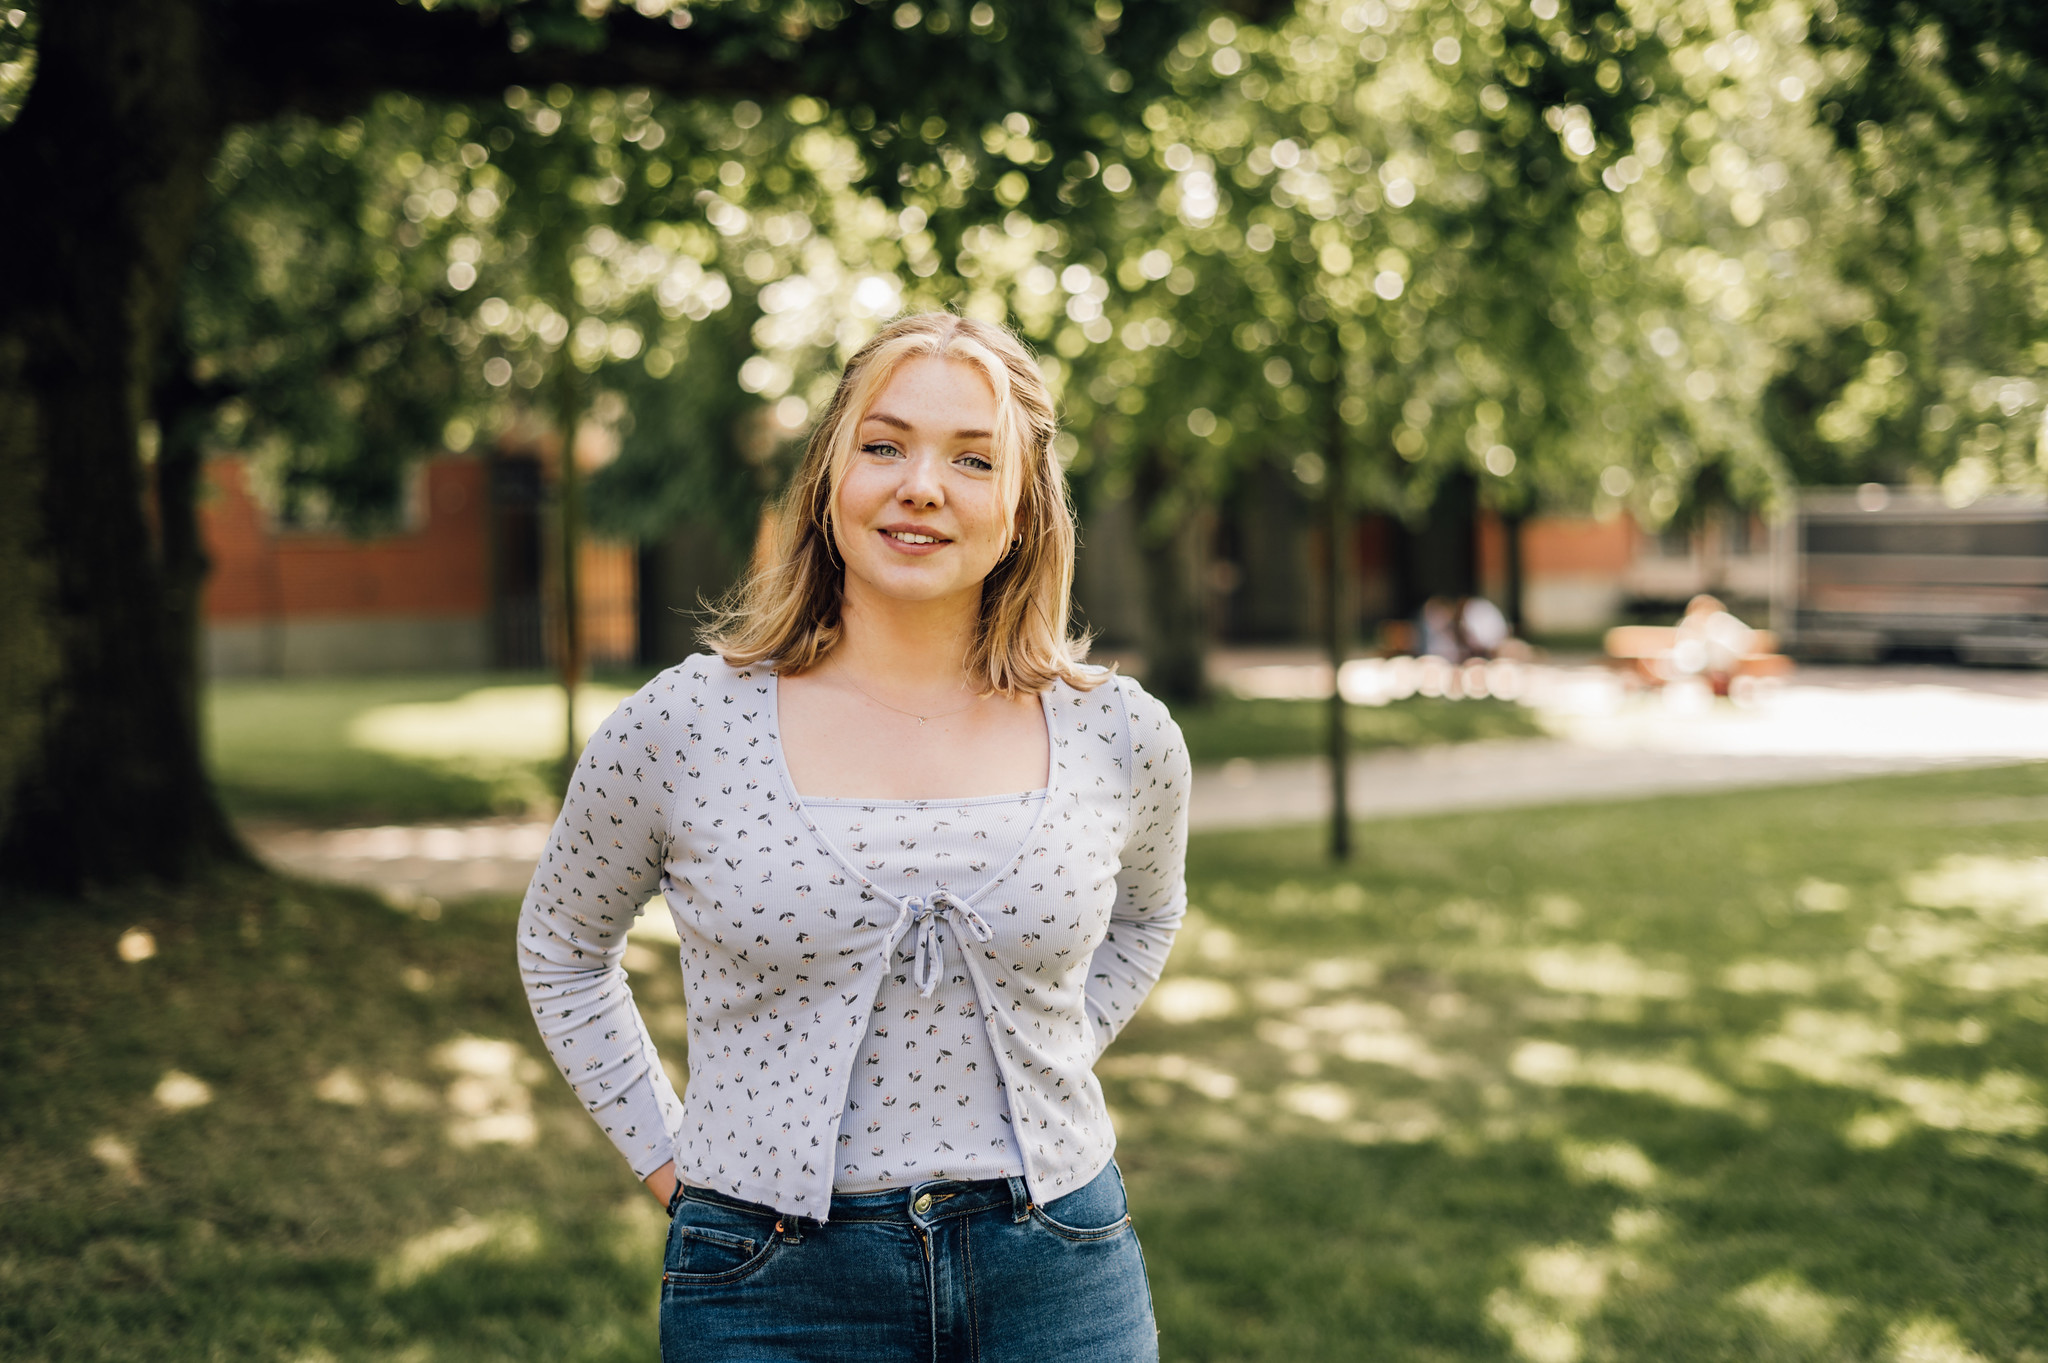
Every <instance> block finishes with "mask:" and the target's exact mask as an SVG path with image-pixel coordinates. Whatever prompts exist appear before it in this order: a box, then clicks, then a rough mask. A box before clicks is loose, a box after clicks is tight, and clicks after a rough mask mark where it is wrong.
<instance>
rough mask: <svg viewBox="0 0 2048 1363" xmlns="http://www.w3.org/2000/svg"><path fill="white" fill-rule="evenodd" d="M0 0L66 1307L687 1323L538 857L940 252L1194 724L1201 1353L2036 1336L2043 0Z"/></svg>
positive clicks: (1917, 1353)
mask: <svg viewBox="0 0 2048 1363" xmlns="http://www.w3.org/2000/svg"><path fill="white" fill-rule="evenodd" d="M0 6H5V7H0V479H4V480H5V482H4V484H0V486H4V488H5V492H4V495H0V574H4V577H5V580H6V582H7V584H8V585H7V588H6V590H5V592H4V593H0V882H4V883H5V885H6V886H7V887H8V888H7V889H6V890H5V891H4V895H5V898H4V900H0V913H4V915H5V919H6V924H7V927H8V929H9V947H10V949H9V950H8V951H7V952H6V953H5V955H4V959H0V1057H4V1062H0V1094H4V1099H0V1149H4V1158H0V1224H4V1226H5V1232H4V1235H0V1287H4V1290H0V1352H4V1353H5V1354H6V1356H8V1357H10V1358H22V1359H36V1360H44V1359H47V1360H59V1359H62V1360H72V1359H118V1360H123V1363H128V1361H129V1360H143V1359H243V1358H248V1359H266V1360H268V1359H276V1360H282V1361H284V1363H340V1360H359V1359H360V1360H372V1359H375V1360H406V1363H427V1361H428V1360H443V1359H445V1360H458V1359H464V1360H467V1359H476V1360H481V1359H500V1358H534V1359H550V1360H557V1359H564V1360H565V1359H577V1360H584V1359H588V1360H610V1359H629V1358H631V1359H644V1358H648V1357H651V1356H652V1355H653V1353H654V1350H655V1343H654V1323H655V1301H656V1287H657V1281H658V1268H657V1264H658V1255H659V1252H660V1245H661V1240H662V1235H663V1229H664V1227H663V1222H662V1218H661V1215H660V1212H659V1208H658V1207H657V1206H656V1205H655V1204H654V1203H653V1201H652V1200H651V1199H650V1198H648V1197H647V1195H646V1194H645V1192H644V1191H642V1190H641V1189H639V1187H638V1186H637V1185H636V1184H635V1183H634V1182H633V1180H632V1179H631V1176H630V1174H629V1173H628V1172H627V1170H626V1169H625V1168H624V1166H623V1165H622V1164H621V1163H620V1162H619V1161H618V1160H617V1159H616V1158H615V1157H614V1156H613V1155H612V1154H611V1152H610V1151H609V1149H608V1147H607V1146H606V1145H605V1143H604V1141H603V1140H602V1138H601V1136H600V1134H599V1133H598V1131H597V1130H596V1129H595V1128H594V1126H593V1125H592V1124H591V1122H590V1121H589V1119H588V1118H587V1116H586V1115H584V1114H583V1113H582V1112H581V1111H580V1110H579V1108H578V1106H577V1104H576V1103H575V1101H574V1099H573V1097H572V1096H571V1095H570V1093H569V1092H568V1090H567V1087H566V1086H565V1085H563V1084H561V1083H560V1082H559V1081H558V1079H557V1078H556V1077H555V1076H554V1075H553V1074H552V1073H551V1072H550V1067H549V1066H548V1065H547V1063H546V1057H545V1054H544V1052H543V1051H542V1050H541V1048H540V1046H539V1045H538V1041H537V1038H536V1037H535V1036H534V1034H533V1032H532V1028H531V1025H530V1022H529V1021H528V1019H527V1017H526V1009H525V1004H524V1001H523V999H522V998H521V997H520V995H519V992H518V986H517V980H516V977H515V974H514V971H513V965H512V951H511V941H510V930H511V923H512V918H513V915H514V913H515V912H516V907H517V899H518V895H519V893H520V892H521V890H522V889H523V887H524V885H525V882H526V879H527V876H528V875H529V874H530V871H531V868H532V865H533V861H534V859H535V857H536V856H537V855H538V852H539V850H540V846H541V843H542V840H543V839H544V837H545V834H546V830H547V827H548V824H549V822H550V820H551V819H552V817H553V813H554V809H555V808H556V806H557V805H558V802H559V794H558V791H559V782H560V779H561V775H560V773H561V771H562V763H563V760H564V756H565V753H567V752H569V751H571V750H573V749H574V748H575V747H577V746H578V745H579V744H580V742H581V738H582V736H583V735H585V734H587V733H588V732H589V731H590V730H591V729H592V728H593V727H594V726H595V725H596V724H597V723H598V722H600V721H601V719H602V718H603V716H604V715H605V714H606V713H608V712H609V710H610V709H611V707H612V706H613V705H614V704H616V702H617V700H618V699H619V698H620V697H622V696H623V695H625V694H627V693H628V692H629V691H630V690H631V689H632V688H634V687H635V686H637V685H638V684H639V683H640V682H642V681H644V680H645V679H646V678H647V677H648V676H650V675H652V674H653V672H655V671H657V670H659V669H660V668H662V667H666V666H669V665H671V664H673V663H674V662H676V661H677V660H679V659H680V658H681V657H682V656H684V655H685V654H686V653H688V652H690V651H691V650H692V648H693V647H694V642H693V641H694V638H695V630H696V628H697V626H698V623H699V622H700V621H701V619H702V611H703V608H704V606H705V603H707V602H709V601H713V600H715V599H716V598H717V597H718V596H719V595H720V594H721V593H723V592H724V591H726V590H727V589H729V588H730V586H731V585H732V584H733V583H734V582H735V581H736V580H737V579H738V577H739V576H740V575H741V574H742V573H744V572H745V570H746V568H747V566H748V564H749V562H750V561H751V560H752V558H753V556H754V555H755V553H756V552H757V549H756V546H757V545H758V544H759V543H760V542H761V537H762V532H763V526H764V524H765V519H764V518H766V517H767V516H769V515H771V514H772V510H773V503H774V498H775V497H776V495H777V494H778V492H779V491H780V489H781V487H782V485H783V483H784V480H785V479H786V478H787V476H788V475H789V473H790V472H791V470H792V468H793V465H794V461H795V458H796V455H797V452H798V450H799V447H800V445H801V442H802V439H803V438H804V436H805V434H806V432H807V431H808V429H809V426H810V423H811V422H812V420H813V419H814V418H815V416H816V415H817V414H818V413H819V412H820V411H821V410H822V407H823V404H824V402H825V401H826V399H827V398H828V397H829V394H830V392H831V389H832V386H833V383H834V381H835V379H836V377H837V374H838V371H839V367H840V366H841V365H842V364H843V363H844V361H845V360H846V358H847V357H848V356H849V355H850V354H851V353H852V352H853V351H854V350H855V349H856V348H858V346H859V345H860V344H861V343H862V342H863V341H864V340H865V339H866V338H867V337H868V336H869V335H871V334H872V333H873V331H874V330H875V329H876V328H877V327H879V326H880V325H881V324H882V323H883V322H885V321H886V320H887V319H889V318H890V317H893V316H895V315H897V314H899V313H901V312H903V311H905V310H910V309H918V308H930V307H945V308H952V309H956V310H958V311H960V312H962V313H965V314H968V315H972V316H976V317H980V318H985V319H988V320H992V321H1002V322H1005V323H1007V324H1009V325H1010V326H1012V327H1014V328H1015V329H1016V330H1017V331H1018V332H1019V333H1020V334H1021V335H1022V336H1024V337H1025V338H1026V339H1027V340H1028V341H1029V342H1030V343H1031V344H1032V345H1033V346H1034V348H1035V349H1036V350H1037V352H1038V353H1039V355H1040V357H1041V365H1042V368H1043V370H1044V373H1045V375H1046V377H1047V379H1048V381H1049V382H1050V383H1051V385H1052V386H1053V389H1054V391H1055V392H1056V394H1057V395H1058V397H1059V401H1060V404H1061V408H1062V411H1063V419H1064V429H1063V432H1062V434H1061V436H1060V438H1059V443H1058V445H1057V453H1058V456H1059V458H1060V459H1061V461H1062V462H1063V464H1064V465H1065V467H1066V468H1067V471H1068V475H1069V479H1070V481H1071V484H1072V487H1073V490H1074V495H1075V500H1076V504H1077V509H1078V514H1079V517H1080V523H1081V530H1082V546H1083V547H1082V551H1081V562H1080V569H1079V577H1078V580H1077V583H1076V594H1075V599H1076V606H1077V610H1078V612H1079V615H1080V618H1082V619H1083V620H1084V621H1085V622H1086V624H1087V625H1088V627H1089V629H1090V630H1091V632H1092V634H1093V636H1094V639H1095V644H1094V648H1095V656H1096V657H1097V658H1098V659H1099V660H1102V661H1109V662H1114V663H1115V664H1117V665H1118V666H1119V667H1121V668H1123V669H1125V670H1126V671H1129V672H1132V673H1134V674H1136V675H1138V676H1140V677H1141V678H1142V679H1143V680H1144V681H1145V684H1146V685H1147V686H1148V687H1149V688H1151V689H1152V690H1153V691H1154V692H1155V693H1157V694H1159V695H1161V696H1162V697H1164V698H1166V699H1167V700H1168V701H1169V702H1170V703H1171V705H1172V706H1173V708H1174V711H1175V714H1176V716H1177V717H1178V718H1179V719H1180V722H1181V724H1182V727H1183V730H1184V732H1185V733H1186V735H1187V737H1188V740H1189V744H1190V747H1191V750H1192V752H1193V755H1194V758H1195V762H1196V768H1197V777H1196V791H1195V798H1194V812H1193V819H1194V825H1195V829H1196V835H1195V839H1194V845H1193V851H1192V853H1191V860H1190V890H1191V900H1192V906H1193V907H1192V908H1191V911H1190V916H1189V922H1188V927H1187V929H1186V932H1185V934H1184V936H1183V937H1182V939H1181V941H1180V943H1179V945H1178V946H1177V948H1176V951H1175V954H1174V958H1173V961H1172V964H1171V966H1170V967H1169V971H1168V977H1167V979H1166V981H1165V982H1164V983H1163V984H1162V985H1161V986H1160V988H1159V990H1158V991H1157V993H1156V994H1155V995H1154V997H1153V998H1152V1000H1151V1001H1150V1002H1149V1003H1148V1005H1147V1007H1146V1010H1145V1011H1144V1013H1143V1014H1142V1015H1141V1016H1140V1017H1139V1018H1138V1019H1137V1020H1136V1021H1135V1022H1134V1023H1133V1024H1132V1026H1131V1028H1130V1029H1129V1031H1128V1032H1127V1033H1126V1035H1125V1036H1124V1037H1123V1038H1122V1039H1121V1040H1120V1041H1119V1043H1118V1045H1117V1046H1116V1047H1115V1048H1114V1049H1113V1050H1112V1051H1111V1052H1110V1053H1109V1054H1108V1055H1107V1056H1106V1057H1105V1058H1104V1060H1103V1062H1102V1064H1101V1067H1100V1071H1101V1074H1102V1076H1103V1079H1104V1083H1105V1086H1106V1088H1107V1090H1108V1092H1109V1095H1110V1100H1111V1103H1112V1106H1113V1108H1114V1110H1115V1112H1116V1116H1117V1121H1118V1127H1119V1130H1120V1132H1121V1146H1120V1150H1119V1159H1120V1161H1121V1163H1122V1165H1123V1168H1124V1170H1125V1172H1126V1175H1127V1177H1128V1180H1129V1183H1130V1186H1131V1189H1132V1199H1133V1205H1134V1211H1135V1213H1136V1216H1137V1220H1138V1224H1139V1227H1140V1230H1141V1233H1142V1235H1143V1237H1144V1242H1145V1245H1146V1250H1147V1255H1148V1263H1149V1265H1150V1271H1151V1275H1152V1283H1153V1290H1154V1294H1155V1298H1156V1302H1157V1307H1158V1313H1159V1318H1160V1323H1161V1327H1162V1350H1163V1353H1164V1355H1165V1357H1167V1358H1169V1359H1185V1360H1197V1359H1199V1360H1237V1359H1247V1360H1248V1359H1287V1360H1299V1359H1310V1358H1330V1359H1338V1358H1343V1359H1350V1358H1359V1357H1370V1358H1385V1359H1406V1360H1448V1359H1522V1360H1527V1361H1528V1363H1578V1361H1579V1360H1608V1359H1613V1360H1630V1359H1640V1358H1645V1357H1667V1358H1672V1359H1702V1360H1704V1359H1724V1358H1730V1357H1745V1358H1758V1359H1787V1360H1791V1359H1843V1360H1848V1359H1857V1360H1863V1359H1871V1360H1896V1363H1975V1361H1976V1360H1990V1359H2000V1360H2005V1359H2012V1360H2029V1359H2031V1360H2041V1359H2048V1230H2044V1227H2048V1145H2044V1141H2043V1131H2044V1128H2048V1098H2044V1094H2043V1087H2042V1085H2043V1082H2044V1079H2048V1002H2044V998H2048V995H2044V988H2048V857H2044V856H2043V852H2044V848H2043V837H2044V835H2048V767H2044V766H2043V765H2042V763H2043V761H2044V760H2048V673H2044V672H2042V671H2040V670H2038V669H2039V665H2040V664H2041V663H2042V662H2044V661H2048V504H2044V501H2043V496H2042V494H2043V490H2044V488H2048V387H2044V385H2048V378H2044V377H2043V374H2044V370H2048V252H2044V250H2043V247H2044V238H2043V231H2044V230H2048V229H2044V226H2043V224H2042V222H2041V218H2040V204H2041V203H2042V202H2043V198H2042V192H2043V189H2044V187H2048V186H2044V177H2043V170H2044V167H2048V159H2044V156H2048V77H2044V75H2043V70H2042V66H2041V63H2042V61H2043V60H2044V58H2048V50H2044V49H2048V27H2044V26H2043V25H2042V24H2040V22H2039V20H2038V17H2037V16H2035V15H2033V14H2032V13H2031V12H2030V11H2029V10H2028V9H2027V7H2025V6H1999V5H1987V4H1981V3H1972V2H1967V0H1919V2H1918V3H1912V2H1909V0H1770V2H1769V3H1760V2H1751V0H1622V2H1615V0H1527V3H1524V2H1523V0H1457V2H1456V3H1423V2H1422V0H1330V2H1329V3H1324V2H1323V0H1297V2H1296V3H1293V4H1286V3H1279V2H1278V0H1239V2H1238V3H1233V4H1223V5H1212V4H1207V3H1193V2H1191V0H1148V2H1147V3H1143V4H1139V3H1135V2H1134V3H1131V4H1129V5H1128V6H1126V5H1124V4H1120V3H1119V0H1094V2H1093V3H1080V2H1079V0H1036V2H1035V3H1030V4H1024V3H996V2H995V0H987V2H985V3H972V4H963V3H955V0H931V2H930V3H923V2H922V0H920V2H918V3H864V2H863V0H697V2H696V3H688V4H685V3H680V2H679V0H637V3H635V4H633V5H630V6H629V5H617V4H612V3H609V0H575V3H571V2H570V0H523V2H512V3H499V4H470V3H467V0H440V3H438V4H436V3H432V2H431V0H419V2H418V3H408V4H400V3H397V2H396V0H319V2H318V3H313V4H304V3H300V4H289V5H287V4H282V3H276V2H275V0H160V2H159V3H155V4H148V5H144V4H137V3H129V2H128V0H68V2H67V3H65V4H61V5H59V4H52V3H49V2H48V0H0ZM1830 517H1832V518H1833V519H1832V520H1829V518H1830ZM1823 522H1826V523H1827V524H1828V525H1831V526H1836V527H1838V529H1837V530H1835V531H1829V532H1826V533H1822V532H1820V531H1817V530H1816V529H1815V527H1816V526H1820V525H1821V524H1822V523H1823ZM1858 525H1862V526H1877V527H1879V529H1878V530H1877V531H1874V532H1871V533H1872V534H1873V535H1874V536H1875V538H1869V537H1866V538H1864V539H1855V538H1854V537H1855V536H1857V535H1862V534H1864V531H1862V530H1859V529H1856V528H1855V527H1856V526H1858ZM1845 526H1846V527H1849V528H1848V529H1846V530H1842V529H1839V527H1845ZM1897 527H1904V529H1902V530H1901V529H1897ZM1829 534H1833V535H1834V536H1835V538H1833V539H1830V538H1829V537H1828V536H1829ZM1845 534H1846V535H1849V536H1850V537H1851V538H1850V539H1846V540H1845V539H1843V538H1842V535H1845ZM1852 541H1853V542H1852ZM1830 554H1832V555H1833V556H1834V557H1832V558H1830V557H1829V555H1830ZM1703 593H1711V594H1713V595H1714V596H1715V597H1716V598H1717V599H1718V603H1719V605H1720V607H1721V608H1722V609H1721V612H1720V613H1719V614H1716V613H1715V612H1714V611H1713V610H1711V609H1708V610H1697V611H1695V612H1694V613H1693V614H1692V615H1691V616H1690V617H1688V623H1687V624H1684V625H1681V624H1680V623H1679V622H1680V620H1681V615H1682V614H1683V613H1684V612H1685V611H1686V608H1687V604H1688V602H1689V601H1691V600H1692V599H1693V598H1695V597H1696V596H1699V595H1700V594H1703ZM1475 603H1478V604H1475ZM1735 631H1739V632H1735ZM1994 664H1995V665H1994ZM656 907H657V912H656V913H655V914H652V915H649V916H648V917H647V918H646V919H644V920H643V923H642V926H641V927H640V928H639V929H636V932H635V935H634V940H633V945H632V946H631V948H630V950H629V954H628V960H627V965H628V968H629V970H630V972H631V973H632V976H633V984H634V989H635V991H636V994H637V996H638V998H639V1000H640V1006H641V1008H642V1010H643V1012H644V1013H645V1014H646V1016H647V1018H648V1020H649V1022H650V1024H651V1026H652V1027H653V1029H654V1031H655V1033H656V1035H657V1038H658V1039H659V1040H660V1042H661V1044H662V1046H663V1059H664V1062H665V1063H666V1064H667V1065H668V1066H669V1067H670V1068H671V1069H672V1071H673V1072H674V1073H675V1075H676V1077H677V1078H678V1080H679V1081H680V1080H681V1079H682V1078H684V1077H685V1076H686V1075H687V1067H688V1056H687V1054H686V1049H685V1046H684V1027H685V1011H684V999H683V996H682V987H681V981H680V978H679V975H678V972H677V971H676V969H675V967H674V960H673V952H674V950H675V941H674V938H673V935H672V934H669V935H665V931H666V929H665V919H664V917H663V916H662V915H661V914H660V913H659V912H658V910H659V906H658V905H657V906H656Z"/></svg>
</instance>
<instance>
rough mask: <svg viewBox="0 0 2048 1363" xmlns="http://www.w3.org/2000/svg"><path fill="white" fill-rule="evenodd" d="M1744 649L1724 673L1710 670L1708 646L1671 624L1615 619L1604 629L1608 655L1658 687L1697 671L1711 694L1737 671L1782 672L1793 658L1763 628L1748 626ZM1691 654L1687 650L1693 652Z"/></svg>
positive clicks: (1740, 674) (1744, 673)
mask: <svg viewBox="0 0 2048 1363" xmlns="http://www.w3.org/2000/svg"><path fill="white" fill-rule="evenodd" d="M1748 645H1749V647H1748V651H1747V652H1745V653H1743V654H1742V655H1741V656H1740V657H1739V658H1737V659H1736V660H1735V663H1734V666H1733V667H1732V668H1730V669H1729V670H1728V671H1726V672H1725V673H1721V674H1712V675H1710V674H1709V672H1708V670H1707V665H1706V664H1707V650H1706V646H1705V644H1704V643H1703V642H1702V641H1700V640H1698V639H1687V638H1684V637H1682V636H1681V634H1680V631H1679V629H1678V627H1677V626H1676V625H1616V626H1615V627H1614V628H1613V629H1610V630H1608V631H1607V637H1606V641H1605V651H1606V654H1607V659H1608V661H1609V662H1610V663H1611V664H1613V665H1614V666H1616V667H1618V668H1621V669H1622V670H1623V671H1625V672H1627V673H1629V674H1630V675H1631V676H1633V677H1634V678H1635V679H1636V680H1638V681H1640V682H1642V683H1643V684H1644V685H1646V686H1651V687H1661V686H1663V685H1665V684H1666V683H1669V682H1674V681H1677V680H1679V679H1680V678H1682V677H1700V678H1703V679H1704V680H1705V681H1707V683H1708V684H1709V685H1711V686H1712V687H1713V688H1714V694H1716V695H1726V694H1728V688H1729V685H1730V684H1731V683H1732V682H1733V681H1734V680H1735V679H1736V678H1738V677H1754V678H1764V677H1783V676H1787V675H1789V674H1790V673H1791V671H1792V660H1791V659H1790V658H1788V657H1786V656H1785V655H1784V654H1783V653H1780V652H1779V651H1778V636H1777V635H1775V634H1773V633H1772V632H1771V631H1770V630H1767V629H1756V630H1751V631H1750V632H1749V639H1748ZM1694 654H1696V656H1689V655H1694Z"/></svg>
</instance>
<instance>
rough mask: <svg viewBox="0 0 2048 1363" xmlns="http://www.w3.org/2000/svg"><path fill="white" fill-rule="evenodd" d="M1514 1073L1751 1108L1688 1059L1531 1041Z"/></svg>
mask: <svg viewBox="0 0 2048 1363" xmlns="http://www.w3.org/2000/svg"><path fill="white" fill-rule="evenodd" d="M1508 1069H1509V1070H1510V1072H1512V1073H1513V1074H1514V1076H1515V1078H1517V1079H1520V1080H1521V1081H1522V1082H1523V1083H1525V1084H1535V1085H1539V1086H1541V1087H1546V1088H1564V1087H1567V1086H1574V1085H1576V1086H1578V1087H1582V1088H1602V1089H1612V1090H1613V1091H1615V1092H1616V1093H1640V1094H1646V1095H1648V1096H1650V1097H1653V1098H1662V1099H1664V1100H1665V1101H1666V1102H1670V1103H1676V1104H1678V1105H1679V1106H1681V1107H1696V1108H1705V1109H1709V1110H1713V1111H1721V1112H1736V1111H1740V1110H1745V1108H1746V1105H1745V1104H1744V1103H1742V1102H1741V1100H1740V1099H1738V1098H1737V1097H1736V1095H1735V1091H1734V1090H1733V1089H1730V1088H1729V1087H1728V1086H1727V1085H1726V1084H1723V1083H1721V1082H1720V1081H1719V1080H1717V1079H1714V1078H1713V1077H1712V1076H1710V1075H1708V1074H1706V1073H1705V1072H1704V1071H1702V1070H1700V1069H1698V1068H1697V1067H1696V1066H1693V1065H1691V1064H1688V1063H1687V1062H1685V1061H1683V1060H1675V1059H1640V1058H1637V1057H1633V1056H1624V1055H1611V1054H1604V1053H1601V1052H1592V1053H1588V1054H1581V1053H1580V1052H1579V1050H1578V1049H1577V1048H1576V1047H1572V1046H1567V1045H1565V1044H1564V1043H1563V1042H1561V1041H1525V1042H1523V1043H1522V1044H1521V1045H1520V1046H1518V1047H1517V1048H1516V1049H1515V1053H1514V1057H1513V1059H1511V1060H1510V1061H1509V1062H1508Z"/></svg>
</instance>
